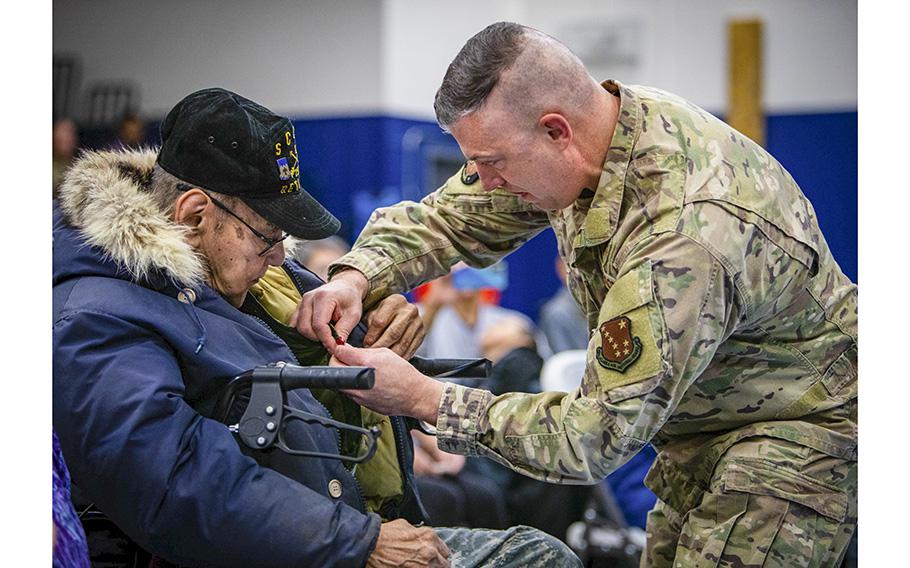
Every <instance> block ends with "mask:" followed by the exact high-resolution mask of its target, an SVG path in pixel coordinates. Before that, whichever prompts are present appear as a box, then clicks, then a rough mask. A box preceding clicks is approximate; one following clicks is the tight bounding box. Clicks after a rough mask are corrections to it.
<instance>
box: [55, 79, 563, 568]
mask: <svg viewBox="0 0 910 568" xmlns="http://www.w3.org/2000/svg"><path fill="white" fill-rule="evenodd" d="M162 140H163V145H162V147H161V149H160V151H159V152H157V153H156V152H153V151H130V150H123V151H120V152H106V153H94V154H89V155H86V156H85V157H84V158H82V159H81V160H80V161H79V162H78V163H77V164H76V165H75V166H74V168H73V170H72V172H71V173H70V174H69V175H68V177H67V179H66V181H65V183H64V184H63V187H62V189H61V194H60V201H59V208H58V209H56V210H55V219H54V339H53V342H54V343H53V345H54V425H55V429H56V431H57V432H58V433H59V437H60V441H61V447H62V449H63V453H64V455H65V457H66V460H67V462H68V464H69V466H70V469H71V472H72V478H73V481H74V483H76V484H77V485H78V486H79V488H80V489H81V491H82V493H83V494H84V496H86V497H87V498H88V499H90V500H92V501H94V503H95V504H96V505H97V506H98V507H99V508H100V509H101V510H102V511H103V512H104V513H105V514H106V515H107V516H109V517H110V518H111V519H112V520H113V521H114V522H115V523H116V524H117V525H118V526H119V527H120V528H121V529H122V530H123V531H124V532H125V533H126V534H128V535H129V536H130V537H131V538H132V539H134V540H135V541H137V542H138V543H139V545H140V546H141V547H143V548H144V549H146V550H148V551H150V552H151V553H153V554H155V555H157V556H159V557H162V558H163V559H164V560H166V561H170V562H175V563H179V564H187V565H194V566H202V565H204V566H256V567H264V566H363V565H368V566H397V565H403V564H405V563H419V564H421V565H428V566H448V565H449V563H450V561H451V563H452V564H453V565H457V566H461V565H464V566H485V565H492V564H493V563H496V564H495V565H496V566H500V565H509V566H512V565H514V566H518V565H527V564H529V563H530V564H533V565H538V563H540V562H543V564H539V565H548V564H547V562H549V563H553V562H557V563H560V562H569V563H573V562H574V563H577V562H578V560H577V558H574V556H572V555H571V552H570V551H568V549H567V548H566V547H565V546H564V545H562V543H559V542H558V541H555V539H551V538H549V537H546V536H545V535H543V534H542V533H539V532H537V531H532V530H529V529H527V528H523V527H519V528H516V529H511V530H509V531H470V530H468V529H437V530H434V529H431V528H427V527H417V526H415V525H417V524H420V523H421V522H422V520H423V518H422V508H421V506H420V503H419V500H418V498H417V496H416V494H415V492H414V489H413V473H412V470H411V462H412V459H413V454H412V450H411V446H410V444H409V436H408V435H407V427H406V425H405V422H404V420H403V419H402V418H401V417H397V418H392V419H389V418H386V417H383V416H379V415H376V414H374V413H372V412H369V411H367V410H365V409H361V408H359V407H358V406H356V405H355V404H353V403H351V402H350V401H349V400H348V399H346V398H344V397H342V396H339V395H337V394H336V393H333V392H331V391H329V392H315V391H314V392H310V391H308V390H296V391H292V392H291V393H289V394H288V402H287V404H288V405H289V406H290V407H292V408H295V409H298V410H302V411H305V412H309V413H310V414H314V415H317V416H321V417H324V418H328V417H329V416H330V412H331V413H332V415H334V416H335V417H336V418H339V419H344V420H346V421H349V422H351V421H353V422H355V423H357V424H358V425H363V426H367V427H369V426H376V427H378V428H379V429H380V430H381V432H382V435H381V436H380V438H379V446H380V447H379V450H378V451H377V454H376V456H375V457H374V458H373V459H372V460H370V461H368V462H365V463H362V464H359V465H358V466H357V467H356V468H350V469H349V468H348V467H346V466H345V465H343V463H342V462H341V461H339V460H334V459H324V458H312V457H309V458H307V457H298V456H293V455H289V454H287V453H284V452H282V451H278V450H271V451H265V452H261V451H254V450H245V449H244V450H241V446H240V445H239V444H238V441H237V440H236V439H235V437H234V435H233V434H232V433H231V431H230V430H229V429H228V427H227V426H226V425H224V424H222V423H220V422H218V421H216V420H213V419H212V417H211V416H210V413H211V412H212V409H213V406H214V401H215V398H216V397H217V395H218V393H219V391H220V390H221V388H222V387H223V386H224V385H225V384H226V382H227V381H228V380H230V379H231V378H232V377H234V376H236V375H238V374H240V373H242V372H243V371H246V370H248V369H251V368H254V367H257V366H260V365H264V364H268V363H274V362H278V361H285V362H298V363H300V364H312V363H320V362H324V361H325V360H326V359H327V356H326V353H325V351H324V350H323V349H322V348H321V346H320V345H319V344H318V343H315V342H311V341H308V340H306V339H304V338H302V337H301V336H299V334H297V333H296V332H295V331H294V330H293V329H292V328H289V327H288V326H287V325H286V321H287V318H288V317H289V316H290V314H291V313H293V311H294V308H295V307H296V305H297V302H298V301H299V299H300V294H301V293H302V292H304V291H306V289H308V288H309V287H312V286H313V285H314V282H318V279H315V278H314V277H312V276H311V275H309V274H308V273H307V272H305V271H303V270H302V269H301V268H300V266H299V265H297V264H294V263H288V262H285V260H284V255H285V253H284V248H283V246H284V245H283V243H284V241H285V238H286V237H287V236H289V235H293V236H295V237H300V238H304V239H318V238H323V237H326V236H327V235H329V234H332V233H334V232H335V231H336V230H337V228H338V221H337V220H336V219H335V218H334V217H333V216H332V215H331V214H330V213H329V212H328V211H326V210H325V209H324V208H323V207H322V206H321V205H320V204H319V203H318V202H317V201H316V200H314V199H313V198H312V197H310V196H309V195H308V194H307V193H306V192H305V191H304V190H303V189H302V188H301V187H300V183H299V168H298V164H297V149H296V143H295V140H294V129H293V126H292V125H291V123H290V121H289V120H288V119H286V118H283V117H280V116H276V115H274V114H272V113H271V112H270V111H269V110H268V109H266V108H264V107H262V106H260V105H258V104H256V103H253V102H252V101H249V100H247V99H245V98H243V97H240V96H238V95H236V94H234V93H231V92H229V91H225V90H222V89H207V90H203V91H199V92H196V93H193V94H191V95H189V96H188V97H186V98H185V99H184V100H182V101H181V102H180V103H178V104H177V106H176V107H174V109H173V110H172V111H171V112H170V113H169V114H168V116H167V117H166V118H165V120H164V122H163V125H162ZM267 273H268V276H267V277H266V278H264V279H263V276H264V275H266V274H267ZM260 279H262V280H260ZM251 289H252V292H250V291H251ZM405 305H406V302H404V300H403V298H400V297H399V298H397V299H395V300H393V301H392V302H391V303H387V304H386V303H384V304H381V305H380V306H379V307H378V309H377V310H376V311H374V314H377V313H378V315H374V317H372V319H371V320H370V318H368V321H372V322H373V323H375V324H376V325H374V328H375V327H377V326H378V328H379V329H378V330H377V329H373V330H371V332H372V337H373V338H375V341H373V342H372V343H374V344H376V345H380V344H383V343H385V344H386V345H392V346H393V347H395V348H396V349H397V350H398V352H399V353H401V354H403V355H405V356H409V355H410V354H411V353H412V352H413V349H415V348H416V344H417V343H418V342H419V338H420V336H421V333H422V332H421V331H420V328H419V325H418V326H417V327H414V326H413V325H409V324H407V323H406V321H408V319H409V316H415V315H416V310H414V309H413V308H410V309H407V308H404V306H405ZM251 316H253V317H251ZM410 320H411V321H418V320H417V318H415V317H410ZM285 438H286V440H287V442H288V445H289V446H292V447H295V448H299V449H304V450H308V451H317V452H323V453H325V454H338V453H339V449H340V448H342V446H344V447H348V446H349V445H350V444H349V441H348V440H346V439H345V437H344V435H342V436H341V437H340V438H339V437H338V434H337V432H335V431H333V430H331V429H329V428H325V427H324V426H322V425H321V424H309V423H302V422H295V423H294V424H293V425H290V426H288V428H287V431H286V432H285ZM354 446H355V448H356V441H355V443H354ZM450 552H451V554H450Z"/></svg>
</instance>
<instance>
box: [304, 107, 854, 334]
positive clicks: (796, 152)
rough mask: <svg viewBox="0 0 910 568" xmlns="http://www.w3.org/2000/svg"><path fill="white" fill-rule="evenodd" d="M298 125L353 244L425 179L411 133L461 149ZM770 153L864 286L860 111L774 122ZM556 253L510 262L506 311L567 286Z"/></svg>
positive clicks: (377, 128)
mask: <svg viewBox="0 0 910 568" xmlns="http://www.w3.org/2000/svg"><path fill="white" fill-rule="evenodd" d="M294 124H295V127H296V130H297V145H298V151H299V154H300V165H301V179H302V181H303V184H304V187H305V188H306V189H307V190H308V191H310V193H312V194H313V196H315V197H316V198H317V199H319V200H320V201H321V202H322V203H324V204H325V205H326V207H328V208H329V209H330V210H331V211H332V212H333V213H335V215H337V216H338V218H339V219H341V221H342V230H341V235H342V236H343V237H345V238H346V239H348V240H349V241H353V239H354V238H356V236H357V234H358V233H359V232H360V230H361V228H362V227H363V224H364V223H365V222H366V219H367V216H368V215H369V212H370V211H372V209H373V208H374V207H376V206H380V205H388V204H391V203H394V202H396V201H398V200H399V199H401V197H402V195H403V194H402V185H403V184H404V185H408V183H410V182H412V181H414V180H415V179H416V180H419V179H423V178H422V176H423V172H422V171H419V170H415V168H419V165H417V164H418V163H419V162H420V160H416V159H415V158H414V156H413V155H411V154H406V153H403V151H402V137H403V136H404V134H405V132H407V131H408V130H409V129H412V132H413V129H415V128H416V129H418V130H419V132H420V133H421V134H422V135H424V138H425V139H426V140H431V141H433V142H434V144H437V145H438V143H439V142H440V140H441V141H442V142H443V143H448V144H451V148H452V151H453V152H455V151H457V145H456V144H455V142H454V140H452V139H451V138H450V137H445V136H443V135H442V134H441V133H440V131H439V127H438V126H436V124H435V123H433V122H429V121H419V120H410V119H402V118H395V117H386V116H365V117H344V118H324V119H304V120H297V121H295V123H294ZM446 141H448V142H446ZM767 148H768V149H769V150H770V152H771V153H772V154H773V155H774V156H775V157H776V158H777V159H778V160H779V161H780V162H781V163H782V164H783V165H784V167H785V168H787V170H788V171H789V172H790V173H791V174H792V175H793V177H794V178H795V179H796V181H797V182H798V183H799V184H800V187H801V188H802V189H803V191H804V192H805V194H806V195H807V196H808V197H809V199H810V201H812V204H813V205H814V206H815V211H816V213H817V215H818V219H819V223H820V225H821V228H822V231H823V232H824V234H825V237H826V239H827V241H828V245H829V246H830V247H831V251H832V252H833V254H834V257H835V259H837V261H838V262H839V263H840V265H841V268H842V269H843V270H844V272H845V273H846V274H847V276H849V277H850V278H851V279H852V280H854V281H856V279H857V259H856V256H857V244H856V242H857V190H856V188H857V113H856V112H840V113H822V114H794V115H777V116H769V117H768V122H767ZM403 168H404V170H403ZM403 172H404V173H403ZM453 173H454V172H453ZM424 189H425V190H426V191H430V190H431V189H434V188H424ZM405 193H407V190H406V192H405ZM555 254H556V241H555V238H554V236H553V234H552V232H551V231H549V230H548V231H546V232H544V233H543V234H541V235H539V236H538V237H536V238H535V239H533V240H532V241H530V242H529V243H527V244H526V245H525V246H524V247H522V248H521V249H520V250H519V251H518V252H516V253H514V254H513V255H512V256H510V257H509V281H510V285H509V288H508V290H506V292H505V293H504V294H503V299H502V304H503V305H504V306H506V307H509V308H512V309H516V310H519V311H521V312H524V313H525V314H527V315H529V316H531V317H533V318H536V317H537V313H538V310H539V309H540V306H541V305H542V304H543V302H544V301H546V299H547V298H548V297H549V296H550V295H552V294H553V293H554V292H555V291H556V289H557V287H558V286H559V281H558V279H557V277H556V274H555V272H554V269H553V259H554V257H555Z"/></svg>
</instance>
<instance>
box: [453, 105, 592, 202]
mask: <svg viewBox="0 0 910 568" xmlns="http://www.w3.org/2000/svg"><path fill="white" fill-rule="evenodd" d="M494 95H495V92H494V93H493V94H491V97H490V98H491V99H493V97H494ZM519 122H520V121H519V120H517V119H516V117H515V116H514V115H513V114H512V113H511V112H509V111H508V110H505V109H503V108H502V105H500V104H497V102H496V101H495V100H488V101H487V103H485V104H484V106H483V107H482V108H481V109H479V110H477V111H475V112H472V113H471V114H468V115H466V116H464V117H463V118H461V119H459V120H458V121H457V122H456V123H455V124H453V125H452V127H451V131H452V134H453V135H454V136H455V140H456V141H457V142H458V145H459V146H460V147H461V151H462V152H463V153H464V155H465V156H466V157H467V158H468V159H469V160H473V161H474V163H475V164H476V165H477V173H478V174H479V176H480V182H481V184H483V188H484V189H485V190H487V191H491V190H493V189H495V188H497V187H501V188H503V189H505V190H506V191H508V192H510V193H512V194H514V195H517V196H518V197H519V198H521V199H522V200H524V201H527V202H529V203H532V204H534V205H536V206H537V207H539V208H541V209H546V210H556V209H562V208H564V207H567V206H568V205H570V204H571V203H572V202H573V201H575V199H577V198H578V195H579V194H580V193H581V190H582V188H583V187H584V183H583V181H581V180H580V179H579V172H578V170H577V168H576V167H575V165H576V159H575V158H576V156H575V155H574V153H573V152H572V151H567V148H566V146H565V144H557V143H555V142H554V140H553V139H552V138H551V136H550V135H549V134H548V131H547V129H546V128H544V127H541V126H540V125H539V124H530V125H525V124H519Z"/></svg>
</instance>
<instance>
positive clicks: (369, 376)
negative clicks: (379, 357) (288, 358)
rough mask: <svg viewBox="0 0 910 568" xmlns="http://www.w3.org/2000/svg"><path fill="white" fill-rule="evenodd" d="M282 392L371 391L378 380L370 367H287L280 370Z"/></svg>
mask: <svg viewBox="0 0 910 568" xmlns="http://www.w3.org/2000/svg"><path fill="white" fill-rule="evenodd" d="M279 372H280V375H279V380H280V381H281V389H282V390H286V391H287V390H294V389H333V390H339V389H346V390H369V389H371V388H373V383H374V382H375V380H376V375H375V370H374V369H372V368H370V367H301V366H299V365H285V366H283V367H281V368H280V371H279Z"/></svg>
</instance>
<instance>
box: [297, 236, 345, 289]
mask: <svg viewBox="0 0 910 568" xmlns="http://www.w3.org/2000/svg"><path fill="white" fill-rule="evenodd" d="M349 250H351V245H349V244H348V243H347V241H345V240H344V239H342V238H341V237H339V236H338V235H332V236H330V237H326V238H324V239H317V240H315V241H303V242H301V243H299V244H298V245H297V247H296V248H295V249H294V251H293V255H294V258H296V259H297V262H299V263H300V264H302V265H304V266H305V267H307V268H308V269H309V270H312V271H313V273H314V274H316V275H317V276H319V277H320V278H322V279H323V280H328V278H329V265H330V264H332V262H334V261H335V260H337V259H339V258H341V257H342V256H344V253H346V252H348V251H349Z"/></svg>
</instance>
